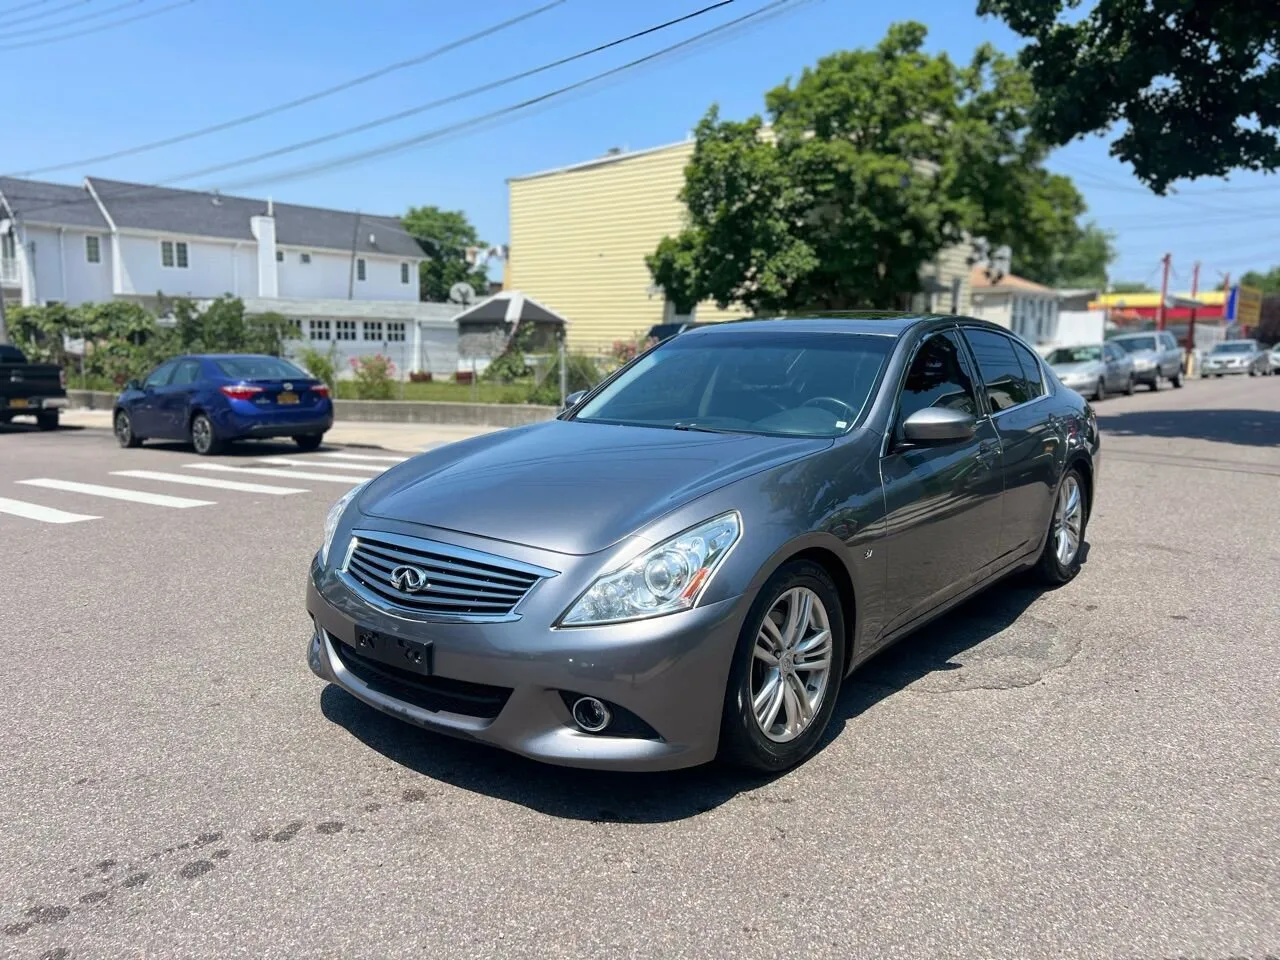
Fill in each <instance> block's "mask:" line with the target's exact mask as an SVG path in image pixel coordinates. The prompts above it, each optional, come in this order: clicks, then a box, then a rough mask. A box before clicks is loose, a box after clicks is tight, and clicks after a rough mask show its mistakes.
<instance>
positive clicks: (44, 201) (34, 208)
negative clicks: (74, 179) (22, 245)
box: [0, 177, 107, 232]
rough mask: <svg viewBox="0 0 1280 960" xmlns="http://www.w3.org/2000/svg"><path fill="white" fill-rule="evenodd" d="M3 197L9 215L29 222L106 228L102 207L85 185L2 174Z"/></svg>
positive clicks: (0, 196)
mask: <svg viewBox="0 0 1280 960" xmlns="http://www.w3.org/2000/svg"><path fill="white" fill-rule="evenodd" d="M0 200H2V204H0V205H2V206H3V207H4V208H5V209H4V213H3V215H4V216H6V217H9V216H12V217H19V218H21V219H22V220H25V221H26V222H28V223H49V224H53V225H54V226H59V227H88V228H89V229H91V230H102V231H104V232H105V231H106V230H107V221H106V220H105V219H103V216H102V211H101V210H99V209H98V205H97V204H96V203H94V202H93V197H91V196H89V191H88V190H86V189H85V188H84V187H83V186H78V187H71V186H67V185H66V184H64V183H44V182H43V181H41V180H18V179H16V178H14V177H0Z"/></svg>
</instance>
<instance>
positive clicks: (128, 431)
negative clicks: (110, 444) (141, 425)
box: [114, 410, 142, 448]
mask: <svg viewBox="0 0 1280 960" xmlns="http://www.w3.org/2000/svg"><path fill="white" fill-rule="evenodd" d="M114 429H115V434H116V442H117V443H119V444H120V446H122V447H126V448H132V447H139V446H141V445H142V438H141V437H139V436H138V435H137V434H135V433H134V432H133V420H132V418H130V416H129V413H128V411H127V410H117V411H116V418H115V424H114Z"/></svg>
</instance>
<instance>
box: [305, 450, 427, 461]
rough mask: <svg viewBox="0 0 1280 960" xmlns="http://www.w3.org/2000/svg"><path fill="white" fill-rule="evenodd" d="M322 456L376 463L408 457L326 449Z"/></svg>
mask: <svg viewBox="0 0 1280 960" xmlns="http://www.w3.org/2000/svg"><path fill="white" fill-rule="evenodd" d="M321 456H322V457H337V458H338V459H339V460H372V461H373V462H375V463H404V462H405V461H406V460H408V459H409V458H408V457H373V456H369V455H367V454H363V453H330V452H328V451H326V452H325V453H322V454H321Z"/></svg>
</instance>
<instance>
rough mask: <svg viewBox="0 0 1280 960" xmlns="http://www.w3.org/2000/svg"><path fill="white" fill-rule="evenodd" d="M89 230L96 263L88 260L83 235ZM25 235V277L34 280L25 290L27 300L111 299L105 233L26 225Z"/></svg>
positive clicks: (75, 302) (78, 301) (72, 302)
mask: <svg viewBox="0 0 1280 960" xmlns="http://www.w3.org/2000/svg"><path fill="white" fill-rule="evenodd" d="M91 233H92V234H93V236H96V237H98V250H99V255H100V257H101V262H99V263H89V262H88V257H87V254H86V249H85V237H86V236H89V235H90V234H91ZM25 234H26V242H27V257H28V266H29V271H28V278H29V279H31V280H34V284H33V285H32V289H30V290H28V291H24V292H25V293H26V299H27V301H28V302H29V303H31V304H35V305H39V304H44V303H48V302H49V301H50V300H57V301H60V302H62V303H66V304H70V305H71V306H76V305H79V304H81V303H85V302H89V301H102V300H110V299H111V243H110V238H109V236H108V235H107V234H106V233H93V232H92V231H88V230H76V229H72V228H70V227H66V228H58V227H38V226H28V227H26V228H25ZM33 244H34V247H35V249H34V255H33V251H32V245H33Z"/></svg>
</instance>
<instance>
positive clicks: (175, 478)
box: [111, 470, 308, 496]
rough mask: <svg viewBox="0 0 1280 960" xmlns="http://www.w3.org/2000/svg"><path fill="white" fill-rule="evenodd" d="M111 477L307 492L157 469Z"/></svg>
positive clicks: (280, 492) (276, 492)
mask: <svg viewBox="0 0 1280 960" xmlns="http://www.w3.org/2000/svg"><path fill="white" fill-rule="evenodd" d="M111 475H112V476H113V477H137V478H138V479H139V480H159V481H161V482H163V483H185V484H187V485H189V486H192V487H214V488H215V489H218V490H238V491H240V492H241V493H270V494H274V495H276V496H283V495H285V494H288V493H307V492H308V491H306V490H304V489H302V487H273V486H270V485H269V484H265V483H244V482H243V481H240V480H219V479H218V478H217V477H189V476H185V475H183V474H181V473H162V472H161V471H159V470H113V471H112V472H111Z"/></svg>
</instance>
